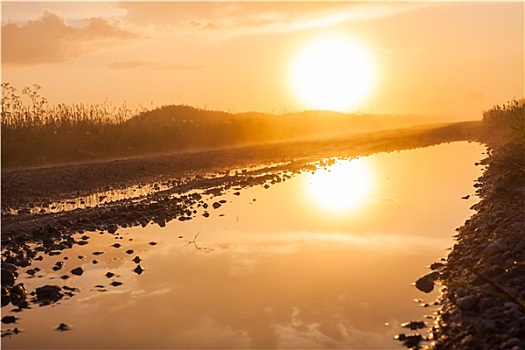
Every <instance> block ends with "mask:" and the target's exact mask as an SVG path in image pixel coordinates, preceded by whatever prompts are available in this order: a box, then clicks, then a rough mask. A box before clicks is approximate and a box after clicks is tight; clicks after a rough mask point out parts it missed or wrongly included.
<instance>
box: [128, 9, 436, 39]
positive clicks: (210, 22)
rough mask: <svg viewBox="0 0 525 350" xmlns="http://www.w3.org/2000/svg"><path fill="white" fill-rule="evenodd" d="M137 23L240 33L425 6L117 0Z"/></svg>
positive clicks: (361, 18)
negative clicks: (139, 0)
mask: <svg viewBox="0 0 525 350" xmlns="http://www.w3.org/2000/svg"><path fill="white" fill-rule="evenodd" d="M118 6H119V7H120V8H121V9H125V10H126V12H127V15H126V19H128V20H129V21H130V22H132V23H135V24H138V25H151V26H155V27H158V28H170V27H177V28H179V29H180V28H185V29H188V30H199V29H201V30H210V29H211V30H221V29H223V30H225V29H233V30H238V29H245V31H242V32H243V34H247V33H263V32H276V33H277V32H283V31H284V32H289V31H296V30H304V29H310V28H318V27H328V26H331V25H336V24H339V23H343V22H366V21H371V20H374V19H377V18H383V17H388V16H393V15H396V14H400V13H405V12H408V11H413V10H415V9H418V8H421V7H425V6H429V4H420V3H403V4H399V3H396V4H389V3H352V2H219V3H217V2H213V3H210V2H197V3H195V2H192V3H188V2H155V3H146V2H121V3H119V5H118Z"/></svg>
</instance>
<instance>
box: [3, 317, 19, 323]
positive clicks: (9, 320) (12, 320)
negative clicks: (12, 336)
mask: <svg viewBox="0 0 525 350" xmlns="http://www.w3.org/2000/svg"><path fill="white" fill-rule="evenodd" d="M2 323H5V324H9V323H16V317H15V316H4V317H2Z"/></svg>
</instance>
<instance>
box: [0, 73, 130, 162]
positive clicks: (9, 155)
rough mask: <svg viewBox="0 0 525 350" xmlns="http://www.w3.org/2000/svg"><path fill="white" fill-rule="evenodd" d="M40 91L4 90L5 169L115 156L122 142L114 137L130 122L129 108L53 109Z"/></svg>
mask: <svg viewBox="0 0 525 350" xmlns="http://www.w3.org/2000/svg"><path fill="white" fill-rule="evenodd" d="M40 89H41V87H40V86H39V85H36V84H35V85H33V86H32V87H26V88H24V89H23V90H22V93H21V94H17V89H16V88H14V87H13V86H11V85H10V84H9V83H3V84H2V111H1V127H2V166H3V167H4V166H13V165H34V164H42V163H47V162H56V161H75V160H84V159H87V158H93V157H94V156H95V155H96V154H97V153H100V154H104V153H112V152H113V151H114V150H115V147H116V146H117V143H118V142H117V140H116V139H115V138H112V137H111V136H110V135H111V134H112V133H113V132H114V131H115V130H116V129H118V127H119V125H122V124H123V123H124V121H125V120H128V119H130V118H131V116H132V113H131V111H130V110H129V109H128V108H127V107H126V105H125V104H124V105H123V106H122V107H119V108H117V107H114V106H112V105H111V104H110V103H109V102H107V101H106V102H104V103H102V104H97V105H84V104H74V105H66V104H59V105H56V106H49V105H48V103H47V100H46V98H44V97H42V96H41V95H40V92H39V91H40Z"/></svg>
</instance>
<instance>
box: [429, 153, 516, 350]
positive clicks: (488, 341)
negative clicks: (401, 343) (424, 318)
mask: <svg viewBox="0 0 525 350" xmlns="http://www.w3.org/2000/svg"><path fill="white" fill-rule="evenodd" d="M483 163H484V164H486V165H487V166H488V168H487V170H486V171H485V173H484V174H483V176H482V177H481V178H480V179H479V182H478V184H477V185H476V186H477V187H478V193H479V195H480V197H481V201H480V202H479V203H478V204H476V205H475V207H474V209H476V210H477V213H476V214H475V215H473V216H472V217H471V218H470V219H469V220H467V221H466V222H465V224H464V225H463V226H462V227H460V228H459V229H458V234H457V244H456V245H455V246H454V249H453V250H452V252H451V253H450V255H449V257H448V259H447V265H446V266H445V268H444V269H443V271H442V272H441V276H442V279H443V284H444V286H445V287H446V289H445V291H444V294H443V297H442V300H441V303H442V310H441V312H440V314H439V318H438V325H439V327H437V328H436V329H435V330H434V332H433V337H434V338H435V348H436V349H515V350H518V349H520V350H521V349H525V234H524V233H525V201H524V200H525V176H524V175H525V147H524V145H523V143H509V144H506V145H500V146H496V147H495V148H493V149H492V152H491V154H490V156H489V157H488V158H487V159H485V160H484V161H483Z"/></svg>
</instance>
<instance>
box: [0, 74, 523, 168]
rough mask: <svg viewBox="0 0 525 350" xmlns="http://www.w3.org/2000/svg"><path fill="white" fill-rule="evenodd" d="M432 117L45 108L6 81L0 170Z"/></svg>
mask: <svg viewBox="0 0 525 350" xmlns="http://www.w3.org/2000/svg"><path fill="white" fill-rule="evenodd" d="M516 108H517V107H515V105H514V104H512V105H509V106H504V108H503V111H504V112H505V113H504V114H505V115H506V114H507V113H508V112H509V111H510V112H511V113H515V114H517V112H515V110H516ZM520 108H521V110H522V109H523V105H521V107H520ZM485 114H486V117H484V119H485V118H486V119H487V124H491V123H493V122H496V123H499V119H501V116H500V114H501V113H500V110H491V111H488V112H486V113H485ZM505 120H506V119H505ZM518 120H520V119H519V118H518ZM435 122H436V120H435V119H433V120H426V119H425V118H424V117H421V116H414V115H353V114H344V113H338V112H330V111H305V112H298V113H288V114H282V115H275V114H266V113H256V112H246V113H228V112H222V111H210V110H205V109H199V108H195V107H191V106H187V105H177V106H174V105H169V106H162V107H159V108H155V109H152V110H136V111H132V110H131V109H129V108H128V107H127V106H126V105H125V104H123V105H122V106H120V107H115V106H113V105H112V104H111V103H110V102H108V101H107V100H106V101H105V102H103V103H101V104H95V105H84V104H73V105H66V104H58V105H55V106H50V105H49V104H48V101H47V100H46V98H45V97H42V95H41V87H40V86H39V85H36V84H35V85H33V86H31V87H25V88H24V89H22V91H21V94H18V93H17V89H16V88H15V87H13V86H12V85H11V84H9V83H3V84H2V112H1V128H2V129H1V136H2V140H1V144H2V168H9V167H15V166H37V165H44V164H56V163H65V162H77V161H86V160H96V159H110V158H114V157H129V156H137V155H144V154H149V153H161V152H180V151H188V150H195V149H198V150H208V149H209V150H212V149H217V148H223V147H231V146H239V145H247V144H260V143H267V142H273V141H283V140H296V139H304V138H312V137H320V136H328V135H341V134H348V133H352V132H363V131H371V130H378V129H381V128H392V127H401V126H407V125H414V124H428V123H435ZM521 123H522V124H521V125H523V118H522V119H521ZM513 125H514V124H513ZM517 127H518V128H519V127H520V126H519V125H518V126H517Z"/></svg>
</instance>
